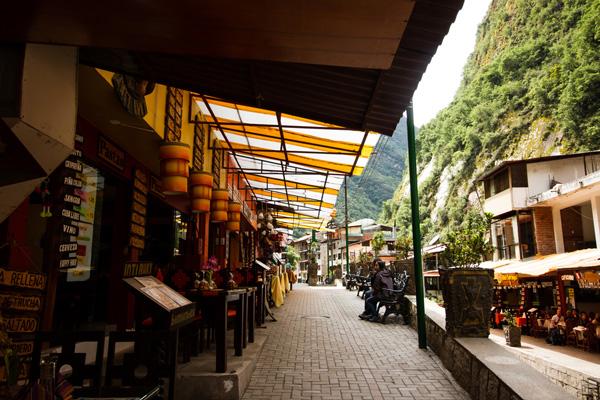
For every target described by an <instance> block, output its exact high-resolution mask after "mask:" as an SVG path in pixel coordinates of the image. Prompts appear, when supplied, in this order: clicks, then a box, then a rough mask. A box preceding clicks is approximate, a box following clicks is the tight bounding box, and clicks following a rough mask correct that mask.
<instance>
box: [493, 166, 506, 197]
mask: <svg viewBox="0 0 600 400" xmlns="http://www.w3.org/2000/svg"><path fill="white" fill-rule="evenodd" d="M508 187H509V180H508V169H505V170H503V171H500V172H499V173H497V174H496V175H495V176H494V178H493V187H492V189H493V193H492V195H494V194H498V193H500V192H503V191H505V190H506V189H508Z"/></svg>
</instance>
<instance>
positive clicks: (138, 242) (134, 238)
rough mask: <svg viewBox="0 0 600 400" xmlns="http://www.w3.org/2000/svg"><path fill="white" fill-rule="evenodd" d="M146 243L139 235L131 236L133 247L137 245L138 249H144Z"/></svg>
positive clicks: (130, 243) (130, 240)
mask: <svg viewBox="0 0 600 400" xmlns="http://www.w3.org/2000/svg"><path fill="white" fill-rule="evenodd" d="M144 244H145V243H144V239H141V238H139V237H137V236H131V237H130V238H129V245H130V246H131V247H135V248H136V249H141V250H143V249H144Z"/></svg>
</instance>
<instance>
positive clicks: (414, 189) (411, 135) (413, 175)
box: [406, 101, 427, 349]
mask: <svg viewBox="0 0 600 400" xmlns="http://www.w3.org/2000/svg"><path fill="white" fill-rule="evenodd" d="M406 114H407V118H406V128H407V129H406V131H407V137H408V172H409V176H410V208H411V214H412V234H413V255H414V257H413V260H414V267H415V286H416V288H417V332H418V334H419V348H420V349H426V348H427V334H426V332H425V299H424V297H425V296H424V290H423V288H424V284H423V260H422V257H421V221H420V218H419V189H418V183H417V149H416V144H415V123H414V119H413V105H412V101H411V102H410V104H409V105H408V107H407V109H406Z"/></svg>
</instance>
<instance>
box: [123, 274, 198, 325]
mask: <svg viewBox="0 0 600 400" xmlns="http://www.w3.org/2000/svg"><path fill="white" fill-rule="evenodd" d="M123 281H124V282H125V283H126V284H127V285H128V286H129V287H130V288H131V289H132V290H133V292H134V294H135V295H136V298H137V299H139V300H141V301H143V302H145V303H147V304H151V305H153V306H154V307H153V308H154V310H155V311H156V313H157V314H158V315H156V317H157V318H156V319H157V320H159V321H160V320H162V321H165V324H166V325H167V326H166V327H167V328H178V327H180V326H183V325H185V324H187V323H189V322H191V321H192V319H193V318H194V315H195V311H196V305H195V304H194V303H192V302H191V301H190V300H188V299H187V298H186V297H184V296H182V295H181V294H179V293H178V292H176V291H175V290H173V289H171V288H170V287H169V286H167V285H165V284H164V283H162V282H161V281H159V280H158V279H156V278H155V277H153V276H138V277H134V278H125V279H123ZM161 328H165V327H161Z"/></svg>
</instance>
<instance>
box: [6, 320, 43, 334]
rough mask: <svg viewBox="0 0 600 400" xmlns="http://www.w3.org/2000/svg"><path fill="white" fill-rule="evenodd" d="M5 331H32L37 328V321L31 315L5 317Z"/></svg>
mask: <svg viewBox="0 0 600 400" xmlns="http://www.w3.org/2000/svg"><path fill="white" fill-rule="evenodd" d="M4 321H5V324H6V331H7V332H12V333H33V332H35V331H36V330H37V326H38V321H37V318H33V317H12V318H5V320H4Z"/></svg>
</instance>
